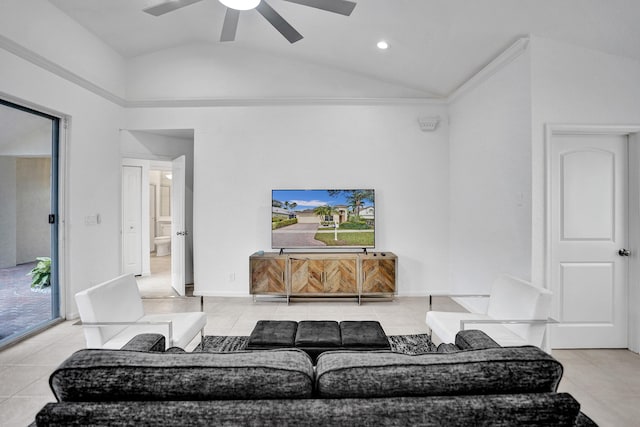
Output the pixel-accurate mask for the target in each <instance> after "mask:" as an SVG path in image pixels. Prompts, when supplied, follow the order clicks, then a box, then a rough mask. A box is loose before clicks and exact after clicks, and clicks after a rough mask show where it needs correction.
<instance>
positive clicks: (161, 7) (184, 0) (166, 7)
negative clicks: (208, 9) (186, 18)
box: [142, 0, 202, 16]
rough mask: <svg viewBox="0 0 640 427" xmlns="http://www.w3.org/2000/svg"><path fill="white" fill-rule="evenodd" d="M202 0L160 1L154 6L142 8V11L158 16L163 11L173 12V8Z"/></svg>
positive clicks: (163, 12)
mask: <svg viewBox="0 0 640 427" xmlns="http://www.w3.org/2000/svg"><path fill="white" fill-rule="evenodd" d="M199 1H202V0H173V1H167V2H164V3H160V4H158V5H156V6H151V7H148V8H146V9H143V10H142V11H143V12H147V13H148V14H149V15H153V16H160V15H164V14H165V13H169V12H173V11H174V10H177V9H180V8H183V7H185V6H189V5H190V4H194V3H198V2H199Z"/></svg>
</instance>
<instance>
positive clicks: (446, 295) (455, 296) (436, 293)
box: [428, 292, 491, 311]
mask: <svg viewBox="0 0 640 427" xmlns="http://www.w3.org/2000/svg"><path fill="white" fill-rule="evenodd" d="M490 296H491V295H489V294H449V293H446V292H430V293H429V309H428V311H431V308H432V306H433V297H447V298H489V297H490Z"/></svg>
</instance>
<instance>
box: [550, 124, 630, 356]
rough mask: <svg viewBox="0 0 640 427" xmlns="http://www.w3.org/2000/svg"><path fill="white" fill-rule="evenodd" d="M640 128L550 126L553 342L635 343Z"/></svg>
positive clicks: (585, 345) (568, 344)
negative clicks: (639, 144) (639, 130)
mask: <svg viewBox="0 0 640 427" xmlns="http://www.w3.org/2000/svg"><path fill="white" fill-rule="evenodd" d="M634 132H637V130H634V129H622V128H617V127H595V126H592V127H581V128H580V127H563V126H559V125H558V126H550V127H549V128H548V133H547V177H548V178H547V182H548V186H547V224H548V230H547V236H548V237H547V254H548V255H547V262H546V275H547V283H548V286H549V288H550V289H551V290H552V291H553V309H552V317H554V318H555V319H557V320H558V321H559V322H560V323H559V324H558V325H554V326H552V327H551V328H550V344H551V348H633V345H634V344H633V343H634V339H633V336H635V335H637V325H636V324H635V323H634V322H633V321H632V320H630V319H633V313H634V312H635V308H634V304H633V298H630V296H631V295H632V294H633V293H634V292H635V289H634V288H635V287H636V286H635V285H634V283H635V281H634V280H633V279H632V277H633V276H634V271H635V270H637V268H638V259H639V258H638V249H637V247H638V246H637V240H638V239H637V237H635V236H634V233H633V230H635V229H637V228H638V226H639V225H640V224H639V223H640V215H639V211H638V203H637V202H638V188H640V187H639V185H638V182H637V180H638V176H637V175H638V167H637V166H638V161H637V160H638V159H637V158H636V157H637V156H634V155H633V153H634V152H637V146H636V145H637V144H636V138H635V136H633V133H634Z"/></svg>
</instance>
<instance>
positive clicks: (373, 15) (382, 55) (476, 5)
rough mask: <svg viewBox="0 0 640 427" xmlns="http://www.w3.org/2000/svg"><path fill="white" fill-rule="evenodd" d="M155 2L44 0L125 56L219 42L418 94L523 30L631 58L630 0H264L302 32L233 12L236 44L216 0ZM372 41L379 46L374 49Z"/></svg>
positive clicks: (432, 90)
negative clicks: (292, 33) (314, 4)
mask: <svg viewBox="0 0 640 427" xmlns="http://www.w3.org/2000/svg"><path fill="white" fill-rule="evenodd" d="M164 1H166V0H50V2H51V3H52V4H54V5H55V6H56V7H58V8H59V9H60V10H62V11H63V12H64V13H66V14H67V15H69V16H70V17H71V18H73V19H74V20H76V21H77V22H79V23H80V24H81V25H82V26H84V27H85V28H87V29H88V30H89V31H91V32H92V33H94V34H95V35H97V36H98V37H99V38H100V39H102V40H103V41H104V42H105V43H106V44H108V45H109V46H111V47H112V48H113V49H114V50H115V51H117V52H119V53H120V54H121V55H122V56H123V57H125V58H135V57H137V56H141V55H145V54H149V53H153V52H157V51H161V50H164V49H168V48H176V47H180V46H183V45H189V44H193V43H206V44H211V45H212V46H216V45H221V44H224V45H225V49H237V50H238V51H242V52H248V54H250V53H251V52H260V54H261V55H265V54H266V55H268V56H269V57H271V58H273V59H274V60H278V59H284V60H295V61H305V62H309V63H312V64H319V65H322V66H325V67H331V68H334V69H337V70H340V71H341V72H347V73H351V74H353V75H355V76H362V77H366V78H368V79H374V80H377V81H380V82H381V83H384V84H394V85H397V86H398V87H403V88H407V89H409V90H412V91H414V92H415V93H416V94H418V95H423V96H425V97H441V96H446V95H448V94H450V93H451V92H452V91H454V90H455V89H456V88H457V87H459V86H460V85H461V84H462V83H464V82H465V81H466V80H467V79H468V78H470V77H471V76H472V75H473V74H475V73H476V72H477V71H479V70H480V69H481V68H482V67H483V66H484V65H486V64H487V63H488V62H490V61H491V60H492V59H493V58H495V57H496V56H497V55H498V54H500V53H501V52H502V51H503V50H504V49H506V48H507V47H508V46H510V45H511V44H512V43H514V42H515V41H516V40H517V39H518V38H520V37H523V36H527V35H529V34H532V35H535V36H539V37H545V38H550V39H554V40H557V41H561V42H566V43H570V44H574V45H577V46H581V47H586V48H592V49H597V50H600V51H604V52H607V53H611V54H615V55H620V56H625V57H630V58H635V59H637V60H640V25H638V23H639V22H640V1H637V0H606V1H605V0H354V1H355V2H356V3H357V6H356V7H355V10H354V11H353V13H352V14H351V16H348V17H346V16H342V15H338V14H333V13H329V12H325V11H322V10H318V9H313V8H310V7H306V6H302V5H299V4H293V3H290V2H286V1H283V0H268V2H269V4H270V5H271V6H272V7H273V8H274V9H276V10H277V11H278V12H279V13H280V14H281V15H282V16H283V17H284V18H285V19H286V20H287V21H288V22H289V23H290V24H291V25H292V26H293V27H295V28H296V29H297V30H298V31H299V32H300V33H301V34H302V35H303V36H304V39H302V40H300V41H298V42H296V43H295V44H290V43H289V42H288V41H287V40H285V39H284V38H283V37H282V36H281V35H280V34H279V33H278V32H277V31H275V29H274V28H273V27H272V26H271V25H270V24H269V23H268V22H267V21H266V20H265V19H264V18H263V17H262V16H260V14H259V13H258V12H257V11H256V10H249V11H243V12H241V13H240V18H239V24H238V30H237V36H236V41H233V42H220V41H219V39H220V33H221V30H222V23H223V21H224V14H225V11H226V7H225V6H223V5H222V4H220V3H219V1H218V0H203V1H200V2H198V3H195V4H192V5H190V6H187V7H184V8H182V9H179V10H176V11H174V12H171V13H168V14H165V15H162V16H159V17H154V16H151V15H149V14H147V13H144V12H143V11H142V10H143V9H144V8H146V7H149V6H153V5H156V4H159V3H162V2H164ZM382 39H384V40H386V41H387V42H388V43H389V49H387V50H384V51H383V50H379V49H378V48H377V47H376V43H377V42H378V41H379V40H382ZM295 72H296V70H293V69H292V70H291V73H295ZM283 77H285V78H286V76H283Z"/></svg>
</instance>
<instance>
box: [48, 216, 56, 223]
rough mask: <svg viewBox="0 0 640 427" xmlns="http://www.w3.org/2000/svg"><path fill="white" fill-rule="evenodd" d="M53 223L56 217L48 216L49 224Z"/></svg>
mask: <svg viewBox="0 0 640 427" xmlns="http://www.w3.org/2000/svg"><path fill="white" fill-rule="evenodd" d="M55 223H56V215H55V214H49V224H55Z"/></svg>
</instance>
